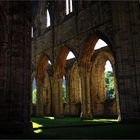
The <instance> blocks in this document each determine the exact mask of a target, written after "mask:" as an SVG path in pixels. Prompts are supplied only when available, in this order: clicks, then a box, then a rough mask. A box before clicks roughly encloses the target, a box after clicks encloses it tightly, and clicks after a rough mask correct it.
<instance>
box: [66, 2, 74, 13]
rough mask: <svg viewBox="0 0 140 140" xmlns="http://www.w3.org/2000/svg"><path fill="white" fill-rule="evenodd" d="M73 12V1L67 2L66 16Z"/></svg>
mask: <svg viewBox="0 0 140 140" xmlns="http://www.w3.org/2000/svg"><path fill="white" fill-rule="evenodd" d="M72 11H73V7H72V0H66V15H68V14H70V13H71V12H72Z"/></svg>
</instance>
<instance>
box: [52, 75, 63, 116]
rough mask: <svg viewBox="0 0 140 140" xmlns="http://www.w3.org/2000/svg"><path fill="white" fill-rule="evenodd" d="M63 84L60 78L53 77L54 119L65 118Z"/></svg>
mask: <svg viewBox="0 0 140 140" xmlns="http://www.w3.org/2000/svg"><path fill="white" fill-rule="evenodd" d="M62 82H63V79H62V78H60V77H55V76H54V77H53V83H52V109H53V110H52V111H53V115H54V117H58V118H59V117H60V118H61V117H63V116H64V111H63V98H62Z"/></svg>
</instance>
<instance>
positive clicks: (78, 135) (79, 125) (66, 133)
mask: <svg viewBox="0 0 140 140" xmlns="http://www.w3.org/2000/svg"><path fill="white" fill-rule="evenodd" d="M32 122H33V128H34V133H33V134H30V135H18V134H17V135H14V136H12V137H11V136H4V137H2V138H18V139H20V138H30V139H41V138H43V139H47V138H49V139H91V138H92V139H93V138H97V139H98V138H99V139H100V138H106V139H109V138H112V139H114V138H132V139H134V138H140V133H139V132H140V124H132V123H131V124H120V123H118V122H117V120H107V119H100V120H88V121H85V120H80V118H64V119H54V118H53V117H51V118H50V117H44V118H32Z"/></svg>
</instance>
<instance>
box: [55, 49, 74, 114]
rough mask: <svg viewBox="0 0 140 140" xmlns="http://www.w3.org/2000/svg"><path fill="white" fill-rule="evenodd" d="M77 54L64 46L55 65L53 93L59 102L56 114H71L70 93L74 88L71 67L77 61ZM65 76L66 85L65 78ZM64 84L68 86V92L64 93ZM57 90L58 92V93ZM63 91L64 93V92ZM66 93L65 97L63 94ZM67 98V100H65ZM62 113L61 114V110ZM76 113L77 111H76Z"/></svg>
mask: <svg viewBox="0 0 140 140" xmlns="http://www.w3.org/2000/svg"><path fill="white" fill-rule="evenodd" d="M74 56H75V55H74V54H73V53H72V52H71V51H70V50H69V48H67V47H62V48H61V49H60V52H59V53H58V57H57V59H56V63H55V66H54V68H55V69H54V76H53V77H54V82H53V83H54V88H53V89H55V95H54V94H53V98H54V101H55V102H57V104H59V105H58V106H59V108H58V107H56V105H54V110H55V113H54V115H61V116H63V115H70V108H71V106H70V101H71V99H70V97H71V96H70V94H71V93H72V92H71V91H72V89H71V87H70V84H71V82H70V73H69V71H70V69H71V67H72V65H73V63H74V62H75V61H76V58H75V57H74ZM63 77H65V85H64V78H63ZM64 86H66V89H65V90H66V93H65V94H64ZM62 87H63V88H62ZM56 92H57V93H56ZM73 92H74V91H73ZM62 93H63V94H62ZM63 95H65V97H64V96H63ZM64 99H65V100H64ZM58 110H59V112H60V113H61V114H59V112H58ZM74 113H75V112H74Z"/></svg>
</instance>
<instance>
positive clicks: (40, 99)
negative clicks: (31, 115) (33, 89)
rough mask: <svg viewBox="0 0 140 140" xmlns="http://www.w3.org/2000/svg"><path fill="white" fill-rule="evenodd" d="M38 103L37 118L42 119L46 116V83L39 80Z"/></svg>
mask: <svg viewBox="0 0 140 140" xmlns="http://www.w3.org/2000/svg"><path fill="white" fill-rule="evenodd" d="M36 84H37V93H36V97H37V101H36V116H38V117H41V116H44V115H45V114H44V97H43V88H44V83H43V82H41V81H40V80H37V82H36Z"/></svg>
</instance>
